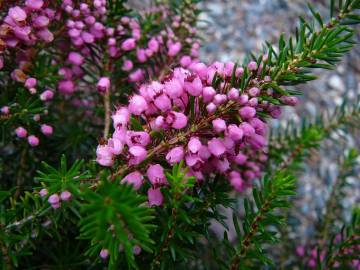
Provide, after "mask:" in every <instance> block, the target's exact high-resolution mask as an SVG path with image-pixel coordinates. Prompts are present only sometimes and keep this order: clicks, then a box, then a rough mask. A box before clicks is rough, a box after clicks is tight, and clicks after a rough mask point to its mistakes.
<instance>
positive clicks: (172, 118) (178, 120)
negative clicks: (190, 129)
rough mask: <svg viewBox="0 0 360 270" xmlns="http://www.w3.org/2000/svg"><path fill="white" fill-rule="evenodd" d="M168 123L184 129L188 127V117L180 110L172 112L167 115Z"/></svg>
mask: <svg viewBox="0 0 360 270" xmlns="http://www.w3.org/2000/svg"><path fill="white" fill-rule="evenodd" d="M166 123H167V124H169V125H171V126H172V127H173V128H175V129H182V128H184V127H186V125H187V123H188V118H187V116H186V115H185V114H183V113H180V112H174V111H172V112H170V113H168V115H167V117H166Z"/></svg>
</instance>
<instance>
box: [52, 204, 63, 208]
mask: <svg viewBox="0 0 360 270" xmlns="http://www.w3.org/2000/svg"><path fill="white" fill-rule="evenodd" d="M51 207H52V208H54V209H59V208H60V207H61V203H53V204H51Z"/></svg>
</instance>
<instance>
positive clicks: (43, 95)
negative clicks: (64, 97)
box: [40, 90, 54, 101]
mask: <svg viewBox="0 0 360 270" xmlns="http://www.w3.org/2000/svg"><path fill="white" fill-rule="evenodd" d="M53 97H54V92H53V91H51V90H45V91H44V92H42V93H41V95H40V100H42V101H48V100H51V99H52V98H53Z"/></svg>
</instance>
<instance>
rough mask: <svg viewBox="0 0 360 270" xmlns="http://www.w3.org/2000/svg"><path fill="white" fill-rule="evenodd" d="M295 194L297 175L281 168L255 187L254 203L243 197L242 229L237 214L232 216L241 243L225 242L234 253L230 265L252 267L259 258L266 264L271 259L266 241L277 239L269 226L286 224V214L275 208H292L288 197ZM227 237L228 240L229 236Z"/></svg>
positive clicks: (241, 267)
mask: <svg viewBox="0 0 360 270" xmlns="http://www.w3.org/2000/svg"><path fill="white" fill-rule="evenodd" d="M295 194H296V193H295V178H294V177H293V176H292V175H291V173H290V172H289V171H288V170H283V171H278V172H276V173H275V175H274V176H273V177H272V178H270V177H269V176H268V175H265V177H264V178H263V180H262V182H261V188H260V189H257V188H256V187H254V188H253V201H254V202H255V204H253V203H251V202H250V200H249V199H247V198H246V199H244V208H245V216H244V217H243V221H242V230H241V229H240V226H239V223H238V221H237V218H236V215H234V216H233V222H234V227H235V230H236V235H237V238H238V244H237V245H236V247H233V246H232V245H231V244H230V243H226V247H227V248H228V250H227V252H229V254H233V255H232V258H231V261H230V265H229V268H228V269H232V270H235V269H252V266H253V264H254V263H257V262H259V261H261V262H262V263H263V264H271V263H272V262H271V260H270V259H269V258H267V256H266V255H265V253H264V250H263V245H264V244H266V243H275V242H276V241H277V240H278V239H277V236H276V234H277V233H276V231H273V230H269V229H268V227H269V226H274V225H284V218H283V217H282V216H281V215H279V214H277V213H276V211H275V210H276V209H279V208H289V207H290V206H291V204H290V202H289V201H288V197H289V196H292V195H295ZM224 241H225V242H227V239H226V238H225V239H224ZM224 269H226V268H224Z"/></svg>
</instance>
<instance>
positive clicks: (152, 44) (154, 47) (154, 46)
mask: <svg viewBox="0 0 360 270" xmlns="http://www.w3.org/2000/svg"><path fill="white" fill-rule="evenodd" d="M148 48H149V49H150V50H152V51H153V52H154V53H156V52H158V50H159V42H158V41H157V40H156V39H155V38H152V39H150V41H149V42H148Z"/></svg>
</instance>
